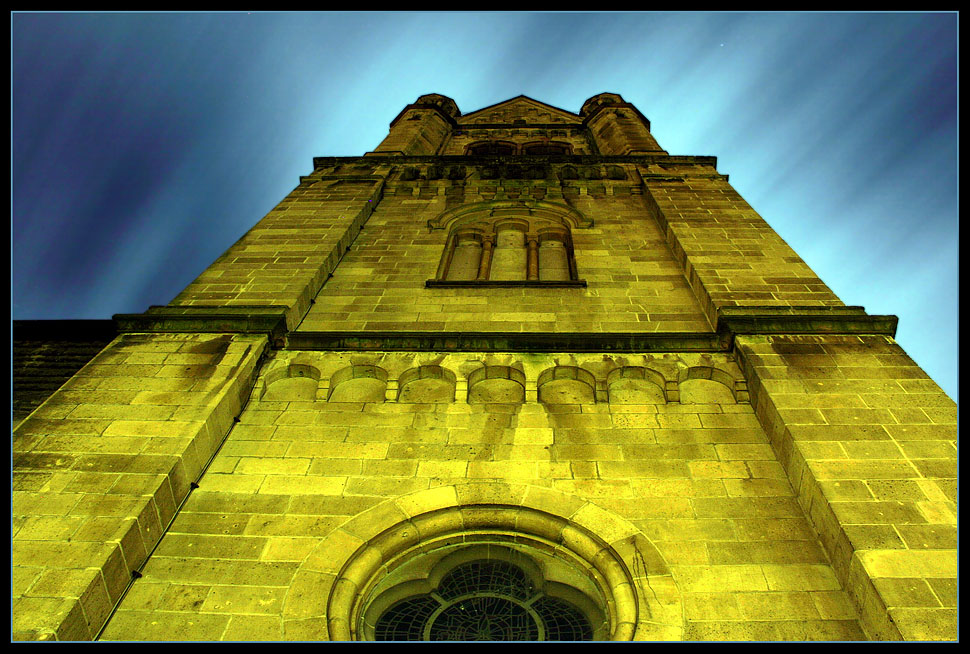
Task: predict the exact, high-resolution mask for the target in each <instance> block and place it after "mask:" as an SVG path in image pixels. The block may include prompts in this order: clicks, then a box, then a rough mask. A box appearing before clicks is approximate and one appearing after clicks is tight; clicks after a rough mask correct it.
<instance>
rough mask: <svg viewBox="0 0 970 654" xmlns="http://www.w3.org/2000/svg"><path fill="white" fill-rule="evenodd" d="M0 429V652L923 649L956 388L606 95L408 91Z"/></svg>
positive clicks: (943, 589) (941, 535)
mask: <svg viewBox="0 0 970 654" xmlns="http://www.w3.org/2000/svg"><path fill="white" fill-rule="evenodd" d="M114 320H115V324H116V327H117V331H118V335H117V337H116V338H115V339H114V340H113V341H112V342H111V343H110V344H109V345H108V346H107V347H105V348H104V349H103V350H101V351H100V353H99V354H97V355H96V356H95V357H94V358H93V359H92V360H91V361H90V362H89V363H88V364H87V365H85V366H84V367H83V368H81V370H79V371H78V372H77V374H75V375H74V376H73V377H71V379H70V380H69V381H67V382H66V383H65V384H64V385H63V386H62V387H61V388H60V389H59V390H58V391H56V392H55V393H54V394H53V395H51V396H50V397H49V398H48V399H47V400H46V401H45V402H44V403H43V404H41V405H40V406H39V407H38V408H37V409H36V410H34V411H33V413H31V414H30V416H29V417H27V418H26V419H25V420H24V421H23V422H22V423H21V424H20V425H19V426H18V427H17V428H16V429H15V431H14V435H13V449H14V470H13V491H14V492H13V548H12V552H13V554H12V558H13V562H12V565H13V567H12V573H13V599H12V601H13V618H12V619H13V638H14V639H15V640H30V639H58V640H92V639H99V640H162V641H166V640H239V641H250V640H304V641H318V640H340V641H348V640H590V639H595V640H641V641H664V640H671V641H676V640H761V641H776V640H777V641H782V640H955V639H956V637H957V609H956V597H957V553H956V526H957V525H956V522H957V521H956V501H957V496H956V493H957V490H956V476H957V450H956V439H957V436H956V430H957V428H956V416H957V407H956V405H955V404H954V403H953V402H952V401H951V400H950V399H949V398H948V397H947V396H946V395H945V394H944V393H943V392H942V391H941V390H940V388H939V387H938V386H937V385H936V384H935V383H934V382H933V381H932V380H931V379H929V378H928V376H927V375H926V374H925V373H924V372H923V371H922V370H921V369H920V368H919V367H918V366H917V365H916V364H915V363H914V362H913V361H912V360H911V359H910V358H909V357H907V356H906V354H905V352H903V350H902V349H901V348H900V347H899V345H898V344H897V343H896V342H895V341H894V339H893V336H894V334H895V328H896V319H895V317H893V316H877V315H869V314H867V313H866V312H865V310H864V309H863V308H862V307H853V306H845V305H844V304H843V302H842V301H841V300H839V298H838V297H836V295H835V294H834V293H833V292H832V291H831V290H830V289H829V288H828V287H827V286H826V285H825V283H823V282H822V281H821V280H820V279H818V277H817V276H816V275H815V274H814V273H813V272H812V270H811V269H810V268H809V267H808V265H806V264H805V262H803V261H802V260H801V259H800V258H799V257H798V255H797V254H796V253H795V252H794V251H793V250H792V249H791V248H790V247H788V245H786V243H785V242H784V241H783V240H782V239H781V238H780V237H779V236H778V235H777V234H776V233H775V232H774V231H773V230H772V229H771V227H769V225H768V224H767V223H766V222H765V221H764V220H763V219H762V218H761V217H760V216H759V215H758V214H757V213H756V212H755V211H754V210H753V209H752V208H751V207H750V206H748V204H747V203H746V202H745V201H744V199H743V198H742V197H741V196H740V195H738V193H737V192H735V191H734V189H733V188H732V187H731V185H730V184H729V183H728V177H727V175H725V174H722V173H720V172H718V170H717V168H716V161H715V158H714V157H709V156H683V155H671V154H669V153H668V152H666V151H665V150H663V149H662V148H661V146H660V145H659V144H658V143H657V141H656V140H655V139H654V137H653V136H652V135H651V132H650V123H649V121H648V120H647V119H646V118H645V117H644V116H643V114H641V112H640V111H639V110H638V109H637V108H636V107H634V106H633V105H631V104H629V103H628V102H626V101H625V100H624V99H623V98H622V97H621V96H619V95H617V94H614V93H602V94H600V95H597V96H594V97H592V98H590V99H589V100H587V101H586V102H585V103H584V104H583V105H582V107H581V108H580V110H579V113H572V112H571V111H567V110H563V109H559V108H556V107H552V106H549V105H547V104H544V103H542V102H539V101H536V100H533V99H531V98H528V97H525V96H519V97H516V98H512V99H510V100H507V101H505V102H501V103H498V104H495V105H492V106H489V107H485V108H484V109H479V110H477V111H474V112H471V113H468V114H462V112H461V111H459V109H458V106H457V105H456V103H455V102H454V101H453V100H451V99H450V98H447V97H445V96H442V95H437V94H431V95H424V96H421V97H420V98H418V99H417V101H415V102H414V103H413V104H411V105H408V106H407V107H405V108H404V110H403V111H401V113H400V114H399V115H398V116H397V117H396V118H395V119H394V120H393V121H392V122H391V124H390V130H389V133H388V135H387V137H386V138H385V139H384V140H383V141H382V142H381V143H380V144H379V145H377V147H376V148H375V149H374V150H373V151H372V152H367V153H365V154H363V155H362V156H356V157H318V158H315V159H314V161H313V170H312V172H311V173H310V174H309V175H307V176H305V177H302V178H301V179H300V184H299V186H297V187H296V188H295V189H294V190H293V191H292V192H291V193H290V194H289V195H288V196H287V197H286V198H284V199H283V200H282V201H281V202H280V203H279V205H277V206H276V207H275V208H274V209H273V210H272V211H270V213H269V214H268V215H267V216H266V217H265V218H263V219H262V220H261V221H260V222H259V223H257V224H256V225H255V226H254V227H253V228H252V229H251V230H250V231H249V232H247V233H246V235H245V236H243V237H242V238H241V239H240V240H239V241H238V242H237V243H236V244H235V245H233V246H232V247H231V248H229V249H228V250H227V251H226V252H225V253H224V254H223V255H222V256H221V257H219V258H218V259H217V260H216V261H215V262H214V263H213V264H212V265H211V266H210V267H209V268H207V269H206V270H205V271H204V272H203V273H202V274H201V275H199V277H198V278H197V279H196V280H195V281H194V282H192V283H191V284H190V285H189V286H188V287H187V288H186V289H185V290H184V291H183V292H182V293H180V294H179V295H178V296H177V297H176V298H175V299H174V300H172V302H170V303H169V304H168V305H166V306H156V307H151V308H149V309H148V310H147V311H146V312H144V313H142V314H136V315H118V316H115V317H114Z"/></svg>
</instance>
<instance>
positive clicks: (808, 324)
mask: <svg viewBox="0 0 970 654" xmlns="http://www.w3.org/2000/svg"><path fill="white" fill-rule="evenodd" d="M898 322H899V318H898V317H896V316H871V315H868V314H867V313H866V311H865V309H864V308H863V307H818V306H808V307H800V306H791V307H783V306H780V307H722V308H721V309H720V310H719V311H718V319H717V331H718V332H719V333H726V334H731V335H736V334H882V335H886V336H891V337H894V336H895V335H896V326H897V323H898Z"/></svg>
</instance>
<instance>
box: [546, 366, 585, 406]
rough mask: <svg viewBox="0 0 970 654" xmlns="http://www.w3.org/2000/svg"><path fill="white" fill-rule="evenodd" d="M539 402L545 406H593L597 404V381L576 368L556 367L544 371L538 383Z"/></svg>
mask: <svg viewBox="0 0 970 654" xmlns="http://www.w3.org/2000/svg"><path fill="white" fill-rule="evenodd" d="M536 387H537V389H538V391H539V401H540V402H542V403H543V404H593V403H594V402H596V380H595V378H594V377H593V375H592V374H591V373H590V372H589V371H587V370H583V369H582V368H578V367H576V366H556V367H555V368H549V369H548V370H544V371H543V372H542V373H541V374H540V375H539V379H538V381H537V382H536Z"/></svg>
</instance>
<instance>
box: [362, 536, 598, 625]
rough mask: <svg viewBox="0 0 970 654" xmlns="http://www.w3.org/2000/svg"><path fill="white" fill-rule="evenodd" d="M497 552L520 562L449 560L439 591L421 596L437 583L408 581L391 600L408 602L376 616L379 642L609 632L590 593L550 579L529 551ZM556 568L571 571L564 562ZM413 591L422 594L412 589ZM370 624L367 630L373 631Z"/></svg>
mask: <svg viewBox="0 0 970 654" xmlns="http://www.w3.org/2000/svg"><path fill="white" fill-rule="evenodd" d="M475 549H478V551H481V548H472V549H471V550H470V551H469V550H466V552H468V553H470V552H471V551H475ZM492 549H493V550H494V553H495V554H496V555H499V556H503V557H509V558H514V559H516V562H515V563H513V562H511V561H508V560H502V559H501V558H499V559H495V558H474V559H471V560H466V561H464V562H461V563H458V565H455V563H450V564H449V559H445V560H444V561H442V562H441V563H439V564H438V565H437V566H435V569H433V570H432V571H431V574H432V575H433V576H434V577H439V575H441V571H445V572H444V575H443V576H440V580H439V581H437V582H435V583H434V584H433V585H434V587H433V589H430V590H431V592H421V591H422V590H425V586H426V585H431V584H429V583H428V582H425V583H414V582H411V583H403V584H400V585H399V587H398V588H397V589H393V588H392V589H391V591H390V593H388V594H389V595H397V594H398V593H400V594H401V595H404V597H403V598H402V599H399V600H398V601H396V602H393V603H391V604H390V606H388V607H387V608H384V609H383V610H382V611H381V612H380V614H379V615H378V616H376V620H375V621H374V625H373V636H372V638H373V639H374V640H377V641H452V642H458V641H564V640H565V641H589V640H593V638H594V636H595V635H596V629H595V628H594V622H595V624H596V627H599V630H600V633H599V635H600V637H602V636H603V635H604V634H603V633H602V626H601V625H602V623H603V615H602V612H601V610H599V608H598V607H597V606H596V605H595V603H594V602H592V601H590V598H589V597H588V596H586V595H585V594H584V593H582V591H578V590H576V589H575V588H572V587H569V586H566V585H564V584H562V583H557V582H551V581H548V580H544V579H543V578H542V577H543V572H542V570H541V568H539V567H538V566H536V565H535V563H534V562H533V561H531V560H530V559H529V558H527V557H526V556H524V555H523V553H522V552H514V551H512V550H508V551H507V552H503V550H504V548H502V549H496V548H492ZM483 553H484V552H483ZM457 554H458V557H455V556H454V555H453V557H452V559H451V560H452V561H453V560H454V558H459V557H460V558H463V557H462V556H461V555H462V554H464V552H458V553H457ZM460 558H459V560H460ZM517 563H519V564H524V565H522V566H520V565H517ZM553 567H554V568H555V567H558V568H559V569H560V571H561V570H562V569H563V567H562V565H561V564H559V565H558V566H555V565H554V566H553ZM526 568H527V569H528V570H529V572H526ZM428 581H431V580H428ZM409 588H410V589H412V592H413V593H414V594H410V593H408V592H407V590H408V589H409ZM395 591H397V592H395ZM409 595H410V596H409ZM567 598H568V599H567ZM570 600H573V601H570ZM385 602H386V600H385ZM382 603H383V602H382ZM591 617H592V618H593V619H592V620H591ZM369 626H370V625H367V626H366V627H368V628H367V629H366V630H367V631H368V632H369V631H370V630H371V629H370V628H369Z"/></svg>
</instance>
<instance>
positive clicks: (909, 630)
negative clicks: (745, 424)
mask: <svg viewBox="0 0 970 654" xmlns="http://www.w3.org/2000/svg"><path fill="white" fill-rule="evenodd" d="M738 345H739V353H740V355H741V361H742V362H743V367H744V369H745V373H746V374H745V376H746V378H747V380H748V382H749V384H751V398H752V403H753V404H754V405H755V407H756V410H757V413H758V416H759V418H760V419H761V421H762V423H763V424H765V425H766V431H767V432H768V434H769V436H770V438H771V442H772V445H773V447H774V448H775V450H776V452H777V453H778V458H779V461H781V463H782V464H783V465H784V467H785V469H786V470H787V472H788V475H789V477H790V479H791V480H792V484H793V486H794V488H795V490H796V492H797V495H798V500H799V503H800V504H801V505H802V508H803V509H804V510H805V512H806V514H807V515H808V516H809V518H810V520H811V522H812V524H813V526H814V528H815V530H816V531H817V532H818V534H819V538H820V539H821V541H822V543H823V545H824V546H825V548H826V551H827V552H828V553H829V556H830V557H831V560H832V565H833V568H834V570H835V571H836V574H837V575H838V578H839V581H840V582H841V583H842V585H843V587H844V588H845V589H846V591H847V592H848V593H849V594H850V595H851V596H852V598H853V600H854V602H855V603H856V606H858V607H859V611H860V616H861V618H862V621H863V624H864V625H865V627H866V629H867V631H868V633H869V634H870V636H871V637H873V638H877V639H900V638H902V639H905V640H947V639H951V638H952V637H953V636H954V634H955V633H956V627H957V624H956V611H955V609H954V606H953V600H952V596H951V595H950V593H949V590H948V589H950V588H953V587H955V585H956V583H957V550H956V548H957V508H956V502H957V496H956V483H957V423H956V417H957V411H956V409H957V407H956V405H955V404H954V403H953V401H952V400H950V398H949V397H947V396H946V394H944V393H943V391H942V390H940V388H939V387H938V386H937V385H936V384H935V383H933V382H932V381H931V380H930V379H929V378H928V377H927V376H926V373H924V372H923V371H922V370H921V369H920V368H919V367H918V366H917V365H916V364H915V363H914V362H913V361H912V360H911V359H910V358H909V357H908V356H906V355H905V353H904V352H903V351H902V349H900V347H899V346H898V345H897V344H896V343H895V342H894V341H893V340H892V339H890V338H887V337H876V336H810V335H804V336H773V337H754V336H746V337H739V338H738ZM934 588H938V589H939V592H937V591H935V590H934Z"/></svg>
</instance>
